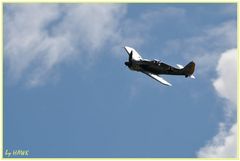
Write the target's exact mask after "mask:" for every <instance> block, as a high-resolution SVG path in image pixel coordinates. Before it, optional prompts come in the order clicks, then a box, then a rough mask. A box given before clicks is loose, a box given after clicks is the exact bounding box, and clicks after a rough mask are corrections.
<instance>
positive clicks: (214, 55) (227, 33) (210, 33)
mask: <svg viewBox="0 0 240 161" xmlns="http://www.w3.org/2000/svg"><path fill="white" fill-rule="evenodd" d="M236 43H237V24H236V21H235V20H230V21H226V22H223V23H220V24H219V25H216V26H208V27H205V28H203V29H202V33H199V34H197V35H196V36H193V37H186V38H183V39H173V40H169V41H167V42H166V43H165V46H164V49H163V51H164V53H168V54H170V55H171V54H172V55H175V54H179V53H180V54H182V55H183V56H184V57H185V59H188V60H189V59H193V60H194V61H195V62H196V64H197V70H196V72H197V73H198V74H200V75H206V74H208V72H210V71H211V72H212V71H213V70H214V69H215V67H216V65H217V61H218V59H219V53H221V52H224V51H225V50H227V49H231V48H235V47H236V45H237V44H236Z"/></svg>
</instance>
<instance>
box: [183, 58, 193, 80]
mask: <svg viewBox="0 0 240 161" xmlns="http://www.w3.org/2000/svg"><path fill="white" fill-rule="evenodd" d="M194 70H195V63H194V62H193V61H191V62H190V63H188V64H187V65H186V66H185V67H184V68H183V71H184V74H185V77H190V78H195V77H194V76H193V73H194Z"/></svg>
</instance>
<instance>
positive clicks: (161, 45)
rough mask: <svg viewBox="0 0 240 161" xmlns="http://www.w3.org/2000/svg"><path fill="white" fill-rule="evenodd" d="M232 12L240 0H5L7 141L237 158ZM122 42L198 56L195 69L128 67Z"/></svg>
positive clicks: (9, 146) (74, 153)
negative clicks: (32, 0) (67, 0)
mask: <svg viewBox="0 0 240 161" xmlns="http://www.w3.org/2000/svg"><path fill="white" fill-rule="evenodd" d="M236 17H237V15H236V4H106V5H103V4H99V5H88V4H85V5H81V4H72V5H69V4H65V5H63V4H61V5H60V4H45V5H29V4H4V151H6V150H10V151H12V150H16V149H24V150H29V151H30V155H29V156H27V157H158V158H162V157H167V158H176V157H177V158H181V157H215V158H221V157H236V138H237V137H236V136H237V134H236V131H237V130H236V126H237V123H236V100H237V96H236V86H237V80H236V78H237V76H236V75H237V73H236V71H237V65H236V64H237V63H236V58H237V57H236V54H237V51H236V46H237V44H236V32H237V31H236V30H237V27H236V24H237V19H236ZM125 45H127V46H131V47H133V48H135V49H136V50H137V51H138V52H139V53H140V54H141V55H142V57H144V58H148V59H154V58H157V59H160V60H162V61H164V62H165V63H168V64H170V65H173V66H175V64H177V63H178V64H183V65H185V64H187V63H188V62H189V61H191V60H193V61H195V62H196V70H195V76H196V79H195V80H193V79H186V78H184V77H179V76H162V77H163V78H164V79H166V80H168V81H169V82H171V83H172V84H173V87H166V86H163V85H161V84H159V83H158V82H156V81H154V80H152V79H150V78H149V77H147V76H145V75H143V74H140V73H138V72H132V71H130V70H128V68H127V67H126V66H125V65H124V61H126V60H127V59H128V55H127V54H126V52H125V51H124V49H123V48H122V47H123V46H125ZM229 82H230V83H229ZM5 157H6V156H5ZM11 157H19V156H11Z"/></svg>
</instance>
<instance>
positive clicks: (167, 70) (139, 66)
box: [124, 46, 195, 86]
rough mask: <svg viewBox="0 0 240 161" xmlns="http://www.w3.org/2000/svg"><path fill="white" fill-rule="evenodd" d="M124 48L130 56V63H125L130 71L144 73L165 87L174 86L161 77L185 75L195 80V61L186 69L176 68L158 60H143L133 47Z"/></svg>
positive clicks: (179, 66)
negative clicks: (164, 75) (165, 75)
mask: <svg viewBox="0 0 240 161" xmlns="http://www.w3.org/2000/svg"><path fill="white" fill-rule="evenodd" d="M124 48H125V50H126V52H127V53H128V55H129V58H128V62H125V65H126V66H128V68H129V69H130V70H133V71H137V72H142V73H144V74H146V75H148V76H149V77H151V78H153V79H155V80H157V81H158V82H160V83H162V84H164V85H167V86H172V84H170V83H169V82H167V81H166V80H164V79H163V78H161V77H160V76H159V75H162V74H167V75H183V76H185V77H190V78H194V79H195V76H193V72H194V69H195V63H194V62H193V61H191V62H190V63H188V64H187V65H186V66H185V67H184V66H182V65H180V64H177V67H178V68H175V67H172V66H170V65H168V64H165V63H163V62H161V61H159V60H156V59H154V60H148V59H143V58H142V57H141V56H140V55H139V54H138V52H137V51H136V50H135V49H133V48H131V47H128V46H125V47H124Z"/></svg>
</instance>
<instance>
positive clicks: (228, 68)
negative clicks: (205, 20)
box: [197, 49, 237, 158]
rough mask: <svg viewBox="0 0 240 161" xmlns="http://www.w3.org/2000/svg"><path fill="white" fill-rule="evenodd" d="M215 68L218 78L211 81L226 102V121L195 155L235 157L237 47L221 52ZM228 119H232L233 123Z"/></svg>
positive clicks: (203, 156)
mask: <svg viewBox="0 0 240 161" xmlns="http://www.w3.org/2000/svg"><path fill="white" fill-rule="evenodd" d="M216 70H217V73H218V78H217V79H216V80H214V81H213V86H214V88H215V90H216V91H217V94H218V95H219V96H220V97H222V98H224V99H225V100H226V102H227V106H226V107H225V114H226V115H225V117H226V121H225V122H222V123H220V124H219V132H218V134H217V135H216V136H214V137H213V139H212V140H210V141H209V142H208V143H207V145H205V146H204V147H202V148H201V149H200V150H199V151H198V153H197V156H198V157H201V158H236V157H237V123H236V122H235V121H236V111H237V110H236V107H237V49H231V50H227V51H226V52H224V53H222V54H221V57H220V59H219V61H218V65H217V69H216ZM229 120H234V123H232V121H229ZM228 127H230V128H228Z"/></svg>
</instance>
